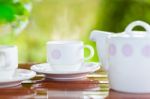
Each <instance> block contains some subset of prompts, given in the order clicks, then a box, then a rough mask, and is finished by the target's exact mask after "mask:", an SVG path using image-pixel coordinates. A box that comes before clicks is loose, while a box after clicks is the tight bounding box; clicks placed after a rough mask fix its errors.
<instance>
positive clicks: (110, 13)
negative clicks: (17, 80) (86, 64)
mask: <svg viewBox="0 0 150 99" xmlns="http://www.w3.org/2000/svg"><path fill="white" fill-rule="evenodd" d="M134 20H143V21H146V22H148V23H150V0H32V1H31V0H0V44H1V45H3V44H5V45H6V44H7V45H13V44H15V45H17V46H18V49H19V62H20V63H22V62H37V63H39V62H45V61H46V42H47V41H49V40H83V41H84V43H85V44H91V45H92V46H93V47H94V48H95V43H94V42H92V41H90V40H89V35H90V32H91V31H92V30H94V29H98V30H103V31H111V32H121V31H124V28H125V26H126V25H128V24H129V23H130V22H132V21H134ZM95 51H96V50H95ZM96 53H97V52H96ZM88 54H89V52H88V51H86V50H85V56H86V55H88ZM89 61H98V57H97V54H95V57H93V58H92V59H91V60H89Z"/></svg>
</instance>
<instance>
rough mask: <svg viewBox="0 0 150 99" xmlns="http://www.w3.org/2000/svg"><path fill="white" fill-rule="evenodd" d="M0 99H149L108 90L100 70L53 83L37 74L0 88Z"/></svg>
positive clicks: (105, 75)
mask: <svg viewBox="0 0 150 99" xmlns="http://www.w3.org/2000/svg"><path fill="white" fill-rule="evenodd" d="M31 65H33V64H19V68H24V69H29V68H30V66H31ZM0 99H150V94H129V93H121V92H117V91H114V90H110V89H109V83H108V79H107V74H106V72H105V71H104V70H103V69H100V70H98V71H96V72H94V73H91V74H88V75H87V79H85V80H80V81H54V80H50V79H45V78H44V75H42V74H37V76H36V77H34V78H32V79H30V80H27V81H23V82H22V84H21V85H18V86H15V87H10V88H1V89H0Z"/></svg>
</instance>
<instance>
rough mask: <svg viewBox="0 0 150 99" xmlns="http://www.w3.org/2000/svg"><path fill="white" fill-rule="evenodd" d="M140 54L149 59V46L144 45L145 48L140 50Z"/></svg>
mask: <svg viewBox="0 0 150 99" xmlns="http://www.w3.org/2000/svg"><path fill="white" fill-rule="evenodd" d="M142 54H143V56H145V57H149V58H150V45H146V46H145V47H144V48H143V49H142Z"/></svg>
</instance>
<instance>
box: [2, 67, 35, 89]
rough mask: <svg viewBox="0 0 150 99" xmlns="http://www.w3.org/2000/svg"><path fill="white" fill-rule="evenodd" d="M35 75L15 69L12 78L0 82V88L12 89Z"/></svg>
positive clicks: (24, 70) (25, 70) (31, 72)
mask: <svg viewBox="0 0 150 99" xmlns="http://www.w3.org/2000/svg"><path fill="white" fill-rule="evenodd" d="M35 75H36V73H35V72H34V71H31V70H27V69H16V71H15V74H14V76H13V77H12V79H9V80H0V88H4V87H13V86H17V85H19V84H21V82H22V81H23V80H27V79H31V78H33V77H35Z"/></svg>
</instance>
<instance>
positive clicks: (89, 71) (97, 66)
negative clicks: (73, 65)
mask: <svg viewBox="0 0 150 99" xmlns="http://www.w3.org/2000/svg"><path fill="white" fill-rule="evenodd" d="M91 63H93V64H92V65H95V66H94V68H93V66H91V68H93V69H92V70H91V69H89V70H87V71H80V70H78V71H71V72H58V71H57V72H48V71H44V70H36V69H35V68H37V66H39V65H47V64H48V63H40V64H34V65H32V66H31V67H30V69H31V70H32V71H35V72H37V73H41V74H54V75H61V74H63V75H73V74H85V73H92V72H94V71H97V70H98V69H100V68H101V63H98V62H84V64H91ZM51 71H52V70H51Z"/></svg>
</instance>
